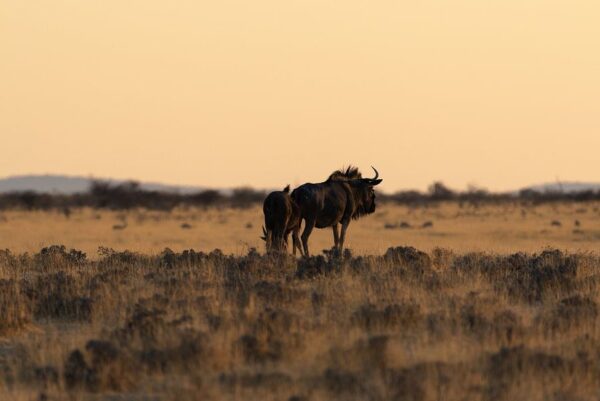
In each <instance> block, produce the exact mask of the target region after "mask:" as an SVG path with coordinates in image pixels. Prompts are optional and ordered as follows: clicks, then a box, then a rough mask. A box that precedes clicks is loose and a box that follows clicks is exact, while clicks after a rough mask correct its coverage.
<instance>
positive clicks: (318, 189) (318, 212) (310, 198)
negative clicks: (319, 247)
mask: <svg viewBox="0 0 600 401" xmlns="http://www.w3.org/2000/svg"><path fill="white" fill-rule="evenodd" d="M372 168H373V170H374V171H375V177H373V178H362V175H361V174H360V172H359V171H358V168H356V167H351V166H350V167H348V168H347V169H346V171H343V170H338V171H335V172H333V173H332V174H331V175H330V176H329V178H328V179H327V181H325V182H321V183H319V184H304V185H301V186H299V187H298V188H296V189H294V191H293V192H292V195H291V197H292V200H293V201H294V202H295V203H296V204H297V205H298V207H299V208H300V219H301V220H302V219H304V222H305V226H304V232H303V233H302V245H303V247H304V255H306V256H308V254H309V252H308V237H309V236H310V233H311V232H312V230H313V228H314V227H317V228H325V227H332V228H333V241H334V244H335V247H336V248H337V249H338V250H339V252H340V254H341V252H342V251H343V249H344V239H345V237H346V229H347V228H348V225H349V224H350V220H352V219H358V218H359V217H361V216H364V215H366V214H370V213H373V212H374V211H375V191H374V190H373V187H374V186H375V185H378V184H379V183H380V182H381V181H382V180H381V179H378V177H379V173H378V172H377V170H376V169H375V167H372ZM340 223H341V225H342V231H341V235H340V234H338V224H340Z"/></svg>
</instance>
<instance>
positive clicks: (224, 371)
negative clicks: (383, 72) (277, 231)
mask: <svg viewBox="0 0 600 401" xmlns="http://www.w3.org/2000/svg"><path fill="white" fill-rule="evenodd" d="M261 225H262V211H261V209H260V208H259V207H250V208H245V209H234V208H224V209H218V208H207V209H202V208H178V209H175V210H173V211H171V212H160V211H148V210H142V209H139V210H129V211H106V210H97V209H88V208H82V209H73V210H70V211H69V212H68V213H67V212H64V211H24V210H7V211H2V212H1V213H0V249H5V250H3V251H0V400H17V401H25V400H94V401H95V400H98V401H104V400H107V401H108V400H173V401H175V400H290V401H291V400H295V401H301V400H306V401H308V400H411V401H425V400H556V401H571V400H573V401H577V400H597V399H599V398H600V332H599V328H600V326H599V323H600V320H599V319H600V317H599V313H600V308H599V306H598V303H599V302H600V297H599V296H598V290H599V289H600V203H598V202H556V203H545V204H540V205H530V204H528V205H524V204H521V203H519V202H501V203H497V204H487V205H486V204H483V205H475V204H462V205H461V204H459V203H458V202H447V203H440V204H430V205H426V206H425V205H423V206H415V207H408V206H399V205H395V204H391V203H383V204H381V205H380V206H379V207H378V209H377V212H376V213H375V214H373V215H370V216H368V217H365V218H363V219H360V220H358V221H353V222H352V223H351V224H350V228H349V229H348V237H347V242H346V245H347V247H348V248H349V251H347V252H345V253H344V254H343V255H341V256H339V255H335V254H333V253H331V252H323V253H321V252H320V251H321V250H326V249H329V248H331V246H332V234H331V230H329V229H325V230H316V231H315V232H313V235H312V236H311V238H310V244H311V249H312V250H313V253H314V254H315V256H312V257H310V258H300V257H297V258H294V257H293V256H291V255H265V254H264V244H263V242H262V241H261V239H260V235H261ZM61 245H62V246H61ZM290 248H291V247H290Z"/></svg>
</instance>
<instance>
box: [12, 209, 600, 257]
mask: <svg viewBox="0 0 600 401" xmlns="http://www.w3.org/2000/svg"><path fill="white" fill-rule="evenodd" d="M428 222H429V223H431V227H425V228H424V227H423V225H424V224H426V223H428ZM553 222H554V224H555V225H553V224H552V223H553ZM576 222H579V225H576ZM402 223H405V224H404V225H406V224H408V225H409V226H410V227H402V226H403V224H402ZM557 223H558V224H560V226H559V225H556V224H557ZM262 224H263V220H262V210H261V209H260V208H259V207H255V208H251V209H207V210H202V209H188V210H181V209H179V210H175V211H173V212H170V213H169V212H155V211H144V210H136V211H129V212H107V211H98V210H91V209H83V210H74V211H73V212H72V213H71V215H70V217H69V218H67V217H65V216H64V215H63V214H62V213H59V212H27V211H6V212H2V213H0V241H1V243H0V247H2V248H8V249H10V250H12V251H13V252H19V253H20V252H29V253H32V252H37V251H39V250H40V249H41V248H42V247H45V246H49V245H53V244H63V245H65V246H67V247H69V248H75V249H79V250H82V251H84V252H86V253H87V254H88V256H89V257H91V258H95V257H96V255H97V252H96V251H97V249H98V247H99V246H105V247H110V248H113V249H117V250H132V251H137V252H142V253H160V252H161V251H162V250H163V249H165V248H170V249H172V250H174V251H182V250H185V249H195V250H197V251H198V250H201V251H205V252H209V251H211V250H213V249H215V248H219V249H221V250H222V251H223V252H225V253H228V254H229V253H233V254H236V255H243V254H246V253H247V252H248V250H249V249H250V248H253V247H254V248H257V249H259V250H261V251H262V249H263V248H264V246H263V243H262V241H261V240H260V238H259V237H260V235H261V226H262ZM122 227H124V228H122ZM599 241H600V203H557V204H545V205H540V206H521V205H519V204H518V203H514V204H501V205H498V206H482V207H473V206H469V205H464V206H463V207H460V206H459V205H458V204H457V203H445V204H441V205H439V206H436V207H433V206H430V207H415V208H411V207H406V206H396V205H391V204H384V205H380V206H379V207H378V210H377V212H376V213H375V214H374V215H372V216H368V217H366V218H363V219H361V220H358V221H353V222H352V223H351V225H350V228H349V229H348V237H347V242H346V244H347V246H348V247H349V248H351V249H352V250H353V252H354V254H363V255H364V254H381V253H383V252H385V250H386V249H388V248H389V247H391V246H398V245H405V244H408V245H411V246H414V247H416V248H418V249H422V250H425V251H431V250H432V249H434V248H436V247H442V248H449V249H452V250H454V251H457V252H470V251H485V252H490V251H493V252H502V253H507V252H518V251H523V252H536V251H539V250H540V249H543V248H544V247H547V246H549V247H553V248H558V249H563V250H566V249H568V250H571V251H590V250H595V249H598V243H599ZM310 243H311V249H313V250H315V251H320V250H322V249H329V248H330V247H331V246H332V244H333V236H332V233H331V230H329V229H325V230H318V229H317V230H314V231H313V235H312V236H311V238H310Z"/></svg>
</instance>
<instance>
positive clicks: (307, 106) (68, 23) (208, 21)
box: [0, 0, 600, 191]
mask: <svg viewBox="0 0 600 401" xmlns="http://www.w3.org/2000/svg"><path fill="white" fill-rule="evenodd" d="M599 21H600V2H598V1H591V0H589V1H588V0H586V1H566V0H565V1H556V0H554V1H553V0H487V1H482V0H436V1H431V0H419V1H387V0H386V1H366V0H344V1H323V0H318V1H316V0H315V1H307V0H302V1H292V0H285V1H282V0H268V1H231V0H219V1H198V0H193V1H192V0H189V1H188V0H183V1H182V0H178V1H165V0H160V1H159V0H126V1H124V0H85V1H82V0H70V1H67V0H52V1H49V0H38V1H30V0H0V137H1V139H2V141H1V143H0V176H7V175H12V174H26V173H65V174H83V175H89V174H93V175H95V176H100V177H115V178H135V179H141V180H152V181H162V182H168V183H176V184H197V185H206V186H217V187H231V186H238V185H247V184H250V185H253V186H257V187H278V186H282V185H284V184H287V183H291V184H299V183H302V182H305V181H319V180H321V179H324V178H325V177H326V176H327V175H328V173H329V172H330V171H331V170H333V169H335V168H338V167H341V166H342V165H344V164H347V163H349V162H352V163H354V164H357V165H358V166H360V167H361V168H362V169H363V170H368V169H369V165H370V164H373V165H375V166H376V167H377V168H378V169H379V170H380V172H381V175H382V177H383V178H384V182H383V184H382V189H383V190H385V191H394V190H397V189H400V188H419V189H424V188H425V187H426V186H427V185H428V184H429V183H430V182H432V181H433V180H436V179H441V180H443V181H444V182H446V183H447V184H448V185H450V186H453V187H456V188H464V187H465V186H466V185H467V184H469V183H474V184H479V185H482V186H485V187H487V188H490V189H493V190H503V189H513V188H518V187H520V186H523V185H527V184H532V183H538V182H545V181H554V180H555V179H556V178H557V177H558V178H560V179H561V180H581V181H598V180H600V169H599V167H600V23H599Z"/></svg>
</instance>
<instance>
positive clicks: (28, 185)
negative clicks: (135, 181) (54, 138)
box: [0, 174, 207, 194]
mask: <svg viewBox="0 0 600 401" xmlns="http://www.w3.org/2000/svg"><path fill="white" fill-rule="evenodd" d="M93 180H98V178H89V177H81V176H66V175H51V174H48V175H22V176H13V177H7V178H2V179H0V193H7V192H15V191H33V192H38V193H56V194H74V193H80V192H86V191H87V190H88V189H89V188H90V184H91V183H92V181H93ZM99 180H101V181H106V182H109V183H111V184H120V183H124V182H127V181H128V180H112V179H99ZM140 187H141V188H142V189H146V190H150V191H165V192H177V193H181V194H188V193H194V192H198V191H202V190H205V189H207V188H204V187H194V186H178V185H166V184H159V183H153V182H140Z"/></svg>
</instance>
